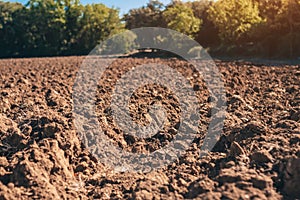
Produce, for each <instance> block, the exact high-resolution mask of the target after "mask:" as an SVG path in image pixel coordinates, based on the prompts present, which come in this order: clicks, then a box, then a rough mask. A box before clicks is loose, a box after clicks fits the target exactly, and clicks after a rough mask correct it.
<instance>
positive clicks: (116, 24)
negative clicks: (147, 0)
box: [0, 0, 124, 57]
mask: <svg viewBox="0 0 300 200" xmlns="http://www.w3.org/2000/svg"><path fill="white" fill-rule="evenodd" d="M0 10H1V15H0V20H1V21H0V36H1V40H2V42H1V45H0V50H1V52H0V57H7V56H10V57H11V56H50V55H51V56H54V55H70V54H87V53H89V52H90V51H91V50H92V49H93V48H94V47H95V46H96V45H97V44H99V43H100V41H102V40H104V39H106V38H108V37H109V36H110V35H113V34H115V33H118V32H120V31H122V30H124V25H123V24H122V23H121V19H120V17H119V11H118V10H116V9H112V8H108V7H106V6H105V5H103V4H92V5H86V6H83V5H81V4H80V2H79V0H30V1H28V3H27V4H26V6H22V5H21V4H15V3H3V2H1V1H0Z"/></svg>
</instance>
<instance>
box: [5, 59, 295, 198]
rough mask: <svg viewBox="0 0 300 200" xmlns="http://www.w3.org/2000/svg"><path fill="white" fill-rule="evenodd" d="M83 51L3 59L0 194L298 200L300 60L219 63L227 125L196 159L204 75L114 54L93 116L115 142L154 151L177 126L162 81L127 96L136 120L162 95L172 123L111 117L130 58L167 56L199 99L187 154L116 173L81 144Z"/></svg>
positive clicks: (204, 104)
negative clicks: (124, 126)
mask: <svg viewBox="0 0 300 200" xmlns="http://www.w3.org/2000/svg"><path fill="white" fill-rule="evenodd" d="M83 59H84V58H83V57H67V58H36V59H6V60H0V77H1V79H0V138H1V141H0V199H184V198H188V199H192V198H198V199H296V198H300V181H299V180H300V67H299V66H284V65H283V66H276V67H275V66H273V67H272V66H254V65H249V64H246V63H234V62H217V66H218V68H219V70H220V72H221V74H222V78H223V80H224V83H225V87H226V96H227V106H228V108H227V114H226V120H225V126H224V128H223V133H222V136H221V138H220V139H219V141H218V143H217V144H216V145H215V147H214V149H213V151H212V152H208V154H207V155H206V156H204V157H202V158H201V159H200V158H199V153H198V152H199V151H197V150H199V148H200V147H201V142H202V139H203V133H205V131H206V130H207V126H208V123H209V119H210V117H209V116H210V104H209V93H208V91H207V89H206V86H205V83H204V82H203V80H202V79H201V78H199V76H198V75H197V73H196V72H195V70H193V68H192V67H190V66H189V65H187V64H186V63H185V61H180V60H176V59H163V60H160V59H138V58H136V59H133V58H123V59H119V60H117V61H116V62H115V63H114V64H113V65H112V66H111V67H110V68H109V69H108V70H106V72H105V75H104V76H103V78H102V79H101V81H100V82H99V87H98V88H99V90H98V92H97V101H96V104H97V105H96V106H97V110H96V112H97V115H98V118H99V122H100V124H101V126H102V127H103V130H104V131H105V133H106V134H107V136H109V137H110V138H111V140H112V141H114V143H115V145H118V146H119V147H122V148H123V149H124V150H126V151H131V152H152V151H155V150H156V149H159V148H161V147H162V146H164V145H166V144H168V142H170V141H171V140H172V137H173V136H174V134H176V123H177V122H178V115H179V112H180V108H177V107H178V100H177V99H176V97H174V95H173V94H172V91H169V90H168V89H167V88H164V87H162V86H159V85H147V86H144V87H141V88H139V89H138V90H137V91H136V92H135V94H134V95H133V96H132V98H131V104H130V105H131V106H130V111H131V114H132V117H133V119H134V120H135V121H136V122H138V123H141V124H147V123H149V121H148V118H147V115H146V113H147V107H148V106H149V105H150V104H151V103H153V101H161V102H162V104H163V106H164V108H165V109H166V110H167V114H168V116H167V118H168V119H169V121H170V122H171V123H169V124H168V125H167V126H165V127H164V128H163V129H162V130H161V131H160V132H159V134H157V135H155V136H153V137H152V138H148V139H140V138H136V137H133V136H131V135H128V134H124V133H123V132H122V130H120V129H119V128H118V127H117V126H115V125H114V123H113V119H112V117H111V115H110V113H109V105H110V104H109V102H110V100H111V93H112V89H113V86H114V84H115V83H116V81H117V80H118V79H119V78H120V76H121V75H122V74H123V73H125V72H126V71H128V70H130V69H131V68H132V67H134V66H136V65H138V64H142V63H150V62H154V61H155V62H161V63H164V64H168V65H169V66H171V67H172V68H174V69H176V70H178V71H179V72H181V73H182V74H183V76H185V77H186V78H188V80H189V81H190V83H191V84H192V86H193V88H194V90H195V91H196V94H197V96H198V98H199V103H200V104H201V108H202V109H201V110H200V114H201V119H200V122H199V124H200V125H199V133H198V134H197V137H196V139H195V140H194V142H193V144H192V145H191V147H190V148H189V150H188V151H187V152H186V154H185V155H184V156H183V157H181V158H179V159H177V160H176V161H175V162H174V163H173V164H171V165H168V166H165V167H164V168H162V169H159V170H154V171H151V172H149V173H134V172H123V173H115V172H114V171H112V170H111V169H110V168H108V167H107V166H105V165H104V164H103V163H101V160H98V159H97V158H96V157H94V155H92V154H91V153H89V151H88V149H86V148H85V147H84V145H83V144H81V141H80V140H79V138H78V135H77V133H76V130H75V126H74V122H73V117H72V87H73V84H74V80H75V78H76V73H77V71H78V69H79V66H80V64H81V62H82V61H83Z"/></svg>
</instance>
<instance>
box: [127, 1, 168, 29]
mask: <svg viewBox="0 0 300 200" xmlns="http://www.w3.org/2000/svg"><path fill="white" fill-rule="evenodd" d="M163 8H164V6H163V4H162V3H161V2H159V1H154V0H151V1H150V2H149V3H148V4H147V6H143V7H141V8H137V9H132V10H130V11H129V13H128V14H125V16H124V20H125V22H126V28H127V29H134V28H140V27H165V24H164V19H163V16H162V9H163Z"/></svg>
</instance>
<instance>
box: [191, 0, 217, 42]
mask: <svg viewBox="0 0 300 200" xmlns="http://www.w3.org/2000/svg"><path fill="white" fill-rule="evenodd" d="M212 3H213V2H212V1H211V0H200V1H191V2H187V3H186V5H187V6H188V7H190V8H191V9H192V10H193V13H194V16H195V17H196V18H198V19H201V20H202V24H201V28H200V31H199V32H198V33H197V34H196V36H195V40H196V41H197V42H199V44H201V45H202V46H203V47H213V46H217V45H219V43H220V38H219V36H218V29H217V28H216V26H215V25H214V23H213V22H212V21H211V20H210V19H209V15H208V12H207V11H208V10H209V8H210V6H211V5H212Z"/></svg>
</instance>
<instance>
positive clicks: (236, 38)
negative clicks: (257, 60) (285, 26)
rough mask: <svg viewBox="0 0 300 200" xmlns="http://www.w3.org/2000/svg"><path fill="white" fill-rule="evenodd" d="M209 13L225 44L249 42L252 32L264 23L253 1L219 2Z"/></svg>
mask: <svg viewBox="0 0 300 200" xmlns="http://www.w3.org/2000/svg"><path fill="white" fill-rule="evenodd" d="M208 13H209V18H210V20H211V21H212V22H213V23H214V24H215V26H216V27H217V28H218V30H219V36H220V38H221V40H222V42H223V43H225V44H241V43H243V42H244V43H245V42H249V39H250V38H251V36H252V35H251V30H252V29H253V28H254V27H255V26H256V25H258V24H260V23H261V22H262V18H261V17H260V16H259V10H258V7H257V5H256V4H255V3H253V1H252V0H219V1H217V2H215V3H214V4H213V5H212V6H211V7H210V9H209V11H208Z"/></svg>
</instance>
